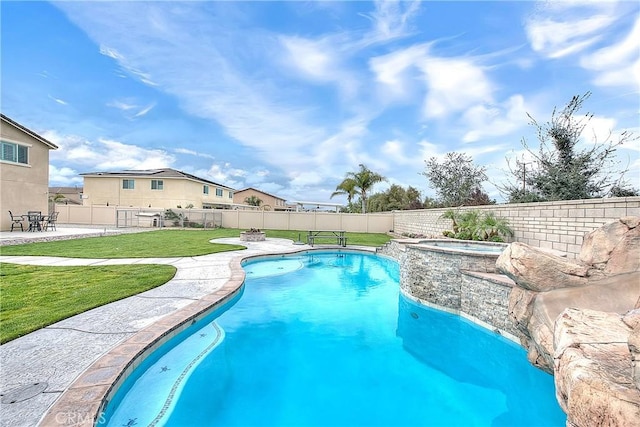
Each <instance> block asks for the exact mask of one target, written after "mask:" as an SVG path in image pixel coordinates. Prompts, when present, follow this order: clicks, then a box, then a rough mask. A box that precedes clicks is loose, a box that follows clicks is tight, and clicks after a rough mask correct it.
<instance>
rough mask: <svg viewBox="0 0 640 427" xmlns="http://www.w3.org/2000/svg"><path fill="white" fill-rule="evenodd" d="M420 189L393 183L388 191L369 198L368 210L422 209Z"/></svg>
mask: <svg viewBox="0 0 640 427" xmlns="http://www.w3.org/2000/svg"><path fill="white" fill-rule="evenodd" d="M420 197H421V195H420V191H418V190H417V189H415V188H413V187H411V186H409V187H408V188H407V189H405V188H404V187H402V186H400V185H397V184H392V185H391V186H390V187H389V188H388V189H387V190H386V191H383V192H380V193H376V194H373V195H371V196H369V199H368V200H367V212H389V211H394V210H407V209H422V208H423V206H424V205H423V203H422V201H421V200H420Z"/></svg>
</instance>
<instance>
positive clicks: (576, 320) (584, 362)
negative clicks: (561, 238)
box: [496, 217, 640, 427]
mask: <svg viewBox="0 0 640 427" xmlns="http://www.w3.org/2000/svg"><path fill="white" fill-rule="evenodd" d="M496 268H497V270H498V271H500V272H502V273H504V274H505V275H507V276H509V277H510V278H511V279H512V280H513V281H514V282H515V284H516V286H515V287H514V288H513V290H512V291H511V295H510V298H509V315H510V317H511V319H512V321H513V323H514V325H515V327H516V329H517V330H518V332H519V333H520V334H519V335H520V336H519V338H520V340H521V342H522V345H523V346H524V347H525V348H526V349H527V354H528V358H529V361H530V362H531V363H532V364H534V365H536V366H538V367H539V368H541V369H543V370H545V371H547V372H549V373H553V374H554V375H555V381H556V390H557V397H558V401H559V402H560V404H561V406H562V408H563V409H564V410H565V412H567V425H568V426H572V427H573V426H580V427H582V426H585V427H586V426H594V425H598V426H600V425H607V426H627V425H636V426H640V392H639V391H638V390H639V387H640V217H625V218H621V219H620V220H618V221H614V222H612V223H610V224H606V225H605V226H603V227H601V228H599V229H598V230H595V231H593V232H591V233H589V234H587V235H586V236H585V238H584V243H583V246H582V248H581V252H580V255H579V257H578V259H577V260H567V259H564V258H562V257H559V256H556V255H554V254H551V253H549V252H546V251H543V250H540V249H536V248H532V247H530V246H528V245H526V244H522V243H512V244H511V245H510V246H509V248H507V250H505V251H504V252H503V253H502V255H501V256H500V257H499V258H498V260H497V262H496Z"/></svg>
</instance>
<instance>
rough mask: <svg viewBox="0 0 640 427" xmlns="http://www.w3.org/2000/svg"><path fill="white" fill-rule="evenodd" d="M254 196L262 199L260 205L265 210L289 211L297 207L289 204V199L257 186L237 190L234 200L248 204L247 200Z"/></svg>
mask: <svg viewBox="0 0 640 427" xmlns="http://www.w3.org/2000/svg"><path fill="white" fill-rule="evenodd" d="M252 196H255V197H257V198H258V199H260V200H261V201H262V202H261V203H260V207H261V208H263V209H265V210H274V211H288V210H294V209H295V208H294V207H293V206H289V205H287V201H286V200H285V199H283V198H281V197H278V196H274V195H273V194H269V193H265V192H264V191H261V190H258V189H257V188H253V187H247V188H244V189H242V190H237V191H236V192H235V193H234V194H233V202H234V203H236V204H239V205H241V204H245V205H246V204H247V202H246V201H245V200H246V199H247V198H250V197H252Z"/></svg>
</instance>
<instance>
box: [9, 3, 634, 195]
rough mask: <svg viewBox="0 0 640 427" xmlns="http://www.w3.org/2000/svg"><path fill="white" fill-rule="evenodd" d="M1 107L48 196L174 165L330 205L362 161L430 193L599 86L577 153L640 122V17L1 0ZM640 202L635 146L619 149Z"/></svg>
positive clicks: (510, 151)
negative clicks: (462, 159) (49, 146)
mask: <svg viewBox="0 0 640 427" xmlns="http://www.w3.org/2000/svg"><path fill="white" fill-rule="evenodd" d="M0 13H1V20H2V21H1V24H2V27H1V43H2V57H1V59H2V61H1V75H2V76H1V79H2V80H1V83H2V86H1V108H2V112H3V113H4V114H6V115H7V116H9V117H10V118H12V119H14V120H16V121H18V122H19V123H21V124H23V125H24V126H27V127H28V128H30V129H32V130H34V131H36V132H38V133H39V134H41V135H42V136H44V137H46V138H48V139H49V140H50V141H52V142H54V143H55V144H57V145H58V146H59V147H60V148H59V149H58V150H56V151H52V152H51V159H50V162H51V166H50V185H52V186H58V185H60V186H67V185H69V186H73V185H82V178H81V177H80V176H79V174H80V173H85V172H95V171H111V170H122V169H151V168H159V167H171V168H175V169H179V170H182V171H185V172H188V173H192V174H195V175H198V176H200V177H203V178H207V179H210V180H213V181H215V182H219V183H221V184H224V185H227V186H230V187H233V188H236V189H242V188H244V187H247V186H253V187H257V188H260V189H262V190H264V191H267V192H269V193H273V194H277V195H279V196H280V197H283V198H285V199H287V200H289V201H294V200H313V201H332V202H343V201H344V199H343V198H341V197H336V198H333V199H330V195H331V193H332V192H333V191H334V190H335V187H336V185H337V184H338V183H339V182H340V181H341V180H342V179H343V178H344V176H345V174H346V173H347V172H349V171H356V170H357V169H358V165H359V164H360V163H363V164H365V165H367V166H368V167H369V168H370V169H372V170H374V171H376V172H378V173H380V174H382V175H384V176H386V177H387V178H388V182H387V183H384V184H379V185H378V186H376V187H375V188H374V190H375V191H383V190H385V189H386V188H387V187H388V186H389V185H390V184H399V185H402V186H405V187H406V186H408V185H411V186H414V187H415V188H417V189H419V190H420V191H422V193H423V196H431V197H433V196H434V191H433V189H430V188H429V186H428V182H427V179H426V178H425V177H424V176H423V175H422V174H421V172H423V171H424V162H425V160H427V159H429V158H431V157H433V156H436V157H441V156H444V154H445V153H447V152H450V151H458V152H465V153H467V154H468V155H470V156H471V157H472V158H473V159H474V161H475V163H476V164H478V165H483V166H485V167H486V168H487V172H488V175H489V178H490V182H489V183H486V184H485V190H486V191H487V192H488V193H489V194H490V195H491V196H492V197H494V198H496V199H497V200H498V201H502V200H503V199H502V197H501V195H500V194H499V192H498V191H497V190H496V188H495V184H500V183H503V182H504V181H505V179H507V178H508V173H507V172H506V171H507V160H506V159H511V161H513V160H514V159H515V158H519V156H522V154H523V148H522V144H521V140H522V138H526V139H527V141H528V143H529V144H530V146H532V147H537V145H538V144H537V139H536V135H535V128H533V127H532V126H530V125H529V124H528V121H529V120H528V117H527V113H529V114H531V115H532V116H533V117H534V118H536V119H537V120H538V121H539V122H544V121H546V120H548V119H549V118H550V116H551V111H552V110H553V108H554V106H558V107H562V106H564V105H565V104H566V103H567V102H568V101H569V100H570V99H571V97H572V96H573V95H579V94H583V93H585V92H586V91H591V92H592V93H593V94H592V96H591V97H590V99H589V100H588V101H587V103H586V104H585V108H584V110H583V112H585V113H586V112H592V113H594V114H595V117H594V119H593V120H592V121H591V125H592V126H590V127H589V129H587V131H586V132H585V136H586V138H585V141H584V144H585V145H584V147H586V146H588V145H590V144H593V141H594V138H593V137H594V136H595V137H596V138H597V141H598V142H603V141H604V140H605V139H606V137H607V135H608V133H609V132H610V131H613V132H614V133H613V138H617V135H618V134H619V133H620V132H622V131H623V130H630V131H632V132H635V134H636V135H638V134H639V133H640V132H639V131H640V129H639V128H640V125H639V121H638V118H639V117H640V105H639V104H640V4H639V3H638V2H636V1H624V2H616V1H601V2H596V3H594V2H583V1H574V0H571V1H563V2H532V1H531V2H530V1H521V2H503V1H493V2H458V1H449V2H431V1H430V2H422V3H420V2H409V1H407V2H364V1H349V2H338V1H319V2H303V1H288V2H232V1H229V2H205V1H202V2H201V1H191V2H172V1H155V2H140V1H133V2H109V1H101V2H89V1H68V2H60V3H55V2H54V3H46V2H12V1H8V2H7V1H3V2H2V3H1V4H0ZM617 156H618V160H619V161H620V165H619V167H620V168H627V167H628V168H630V169H631V170H630V172H629V173H628V174H627V178H628V180H629V181H630V182H631V183H632V185H634V186H635V187H636V188H640V142H638V141H636V142H635V143H632V144H627V145H625V146H623V147H621V148H619V150H618V152H617Z"/></svg>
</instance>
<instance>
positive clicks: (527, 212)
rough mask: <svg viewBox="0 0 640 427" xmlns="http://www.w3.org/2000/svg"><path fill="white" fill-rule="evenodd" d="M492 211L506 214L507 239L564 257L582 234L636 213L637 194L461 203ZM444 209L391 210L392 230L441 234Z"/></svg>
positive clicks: (576, 248) (572, 253)
mask: <svg viewBox="0 0 640 427" xmlns="http://www.w3.org/2000/svg"><path fill="white" fill-rule="evenodd" d="M460 209H461V210H465V209H478V210H481V211H493V212H494V213H495V214H496V215H497V216H500V217H503V218H506V219H507V220H508V221H509V225H510V226H511V228H512V229H513V230H514V233H515V235H514V236H513V238H512V239H511V240H510V241H517V242H522V243H526V244H528V245H531V246H534V247H540V248H546V249H554V250H557V251H561V252H565V253H566V254H567V257H568V258H576V257H577V255H578V254H579V253H580V247H581V245H582V241H583V238H584V236H585V234H587V233H589V232H591V231H593V230H595V229H597V228H599V227H601V226H602V225H604V224H607V223H610V222H612V221H615V220H617V219H618V218H621V217H624V216H640V197H619V198H609V199H587V200H569V201H560V202H544V203H517V204H503V205H487V206H473V207H462V208H460ZM447 210H448V209H425V210H415V211H395V212H394V225H393V229H394V232H395V233H396V234H401V235H408V234H423V235H426V236H428V237H442V232H443V231H445V230H451V221H449V220H445V219H442V218H441V216H442V214H443V213H444V212H445V211H447Z"/></svg>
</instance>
